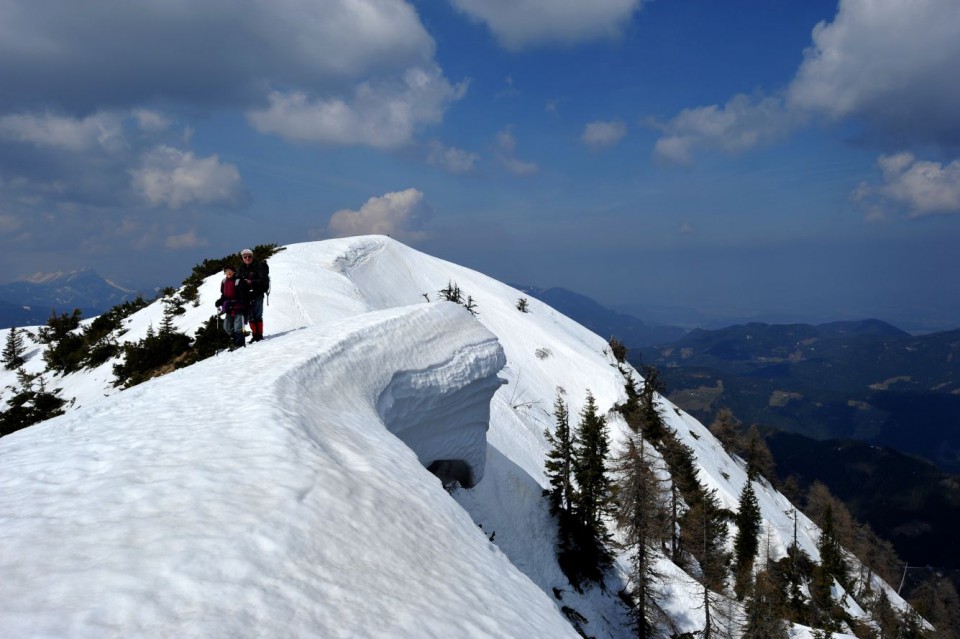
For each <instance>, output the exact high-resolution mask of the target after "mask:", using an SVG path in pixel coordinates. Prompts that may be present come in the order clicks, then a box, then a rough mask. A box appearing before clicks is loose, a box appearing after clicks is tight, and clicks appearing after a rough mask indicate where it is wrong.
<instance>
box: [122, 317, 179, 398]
mask: <svg viewBox="0 0 960 639" xmlns="http://www.w3.org/2000/svg"><path fill="white" fill-rule="evenodd" d="M191 341H192V340H191V339H190V337H189V336H188V335H185V334H184V333H179V332H177V331H161V332H160V333H154V332H153V331H152V330H151V331H149V332H148V333H147V336H146V337H145V338H143V339H142V340H140V341H138V342H129V343H127V344H124V345H123V356H124V358H123V362H122V363H119V364H114V366H113V374H114V377H115V379H114V382H113V385H114V386H120V385H123V387H124V388H130V387H131V386H136V385H137V384H140V383H143V382H145V381H147V380H148V379H150V378H152V377H156V376H157V375H159V374H161V373H162V372H163V369H164V368H166V367H170V366H173V365H174V362H175V360H177V359H178V358H180V357H181V356H182V355H183V354H184V353H186V352H187V351H188V350H189V349H190V343H191Z"/></svg>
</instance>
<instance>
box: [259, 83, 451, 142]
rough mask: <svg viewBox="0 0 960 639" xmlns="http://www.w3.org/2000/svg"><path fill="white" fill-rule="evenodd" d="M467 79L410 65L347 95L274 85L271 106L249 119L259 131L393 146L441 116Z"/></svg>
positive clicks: (289, 137)
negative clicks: (452, 79) (316, 94)
mask: <svg viewBox="0 0 960 639" xmlns="http://www.w3.org/2000/svg"><path fill="white" fill-rule="evenodd" d="M465 91H466V85H465V84H462V85H458V86H452V85H451V84H450V83H449V82H447V80H446V79H445V78H444V77H443V74H442V73H441V72H440V70H439V68H436V67H433V68H430V69H423V68H411V69H408V70H407V71H406V72H404V73H403V75H402V76H401V77H399V78H391V79H389V80H386V81H379V82H363V83H361V84H360V85H358V86H357V87H356V88H355V89H354V91H353V94H352V95H351V96H350V97H349V98H323V97H320V98H310V97H309V96H308V95H307V94H306V93H304V92H301V91H293V92H280V91H275V92H274V93H273V94H271V96H270V106H269V107H268V108H266V109H262V110H255V111H251V112H250V113H248V114H247V119H248V120H249V122H250V123H251V125H253V127H254V128H256V129H257V130H258V131H260V132H261V133H273V134H277V135H279V136H281V137H282V138H284V139H286V140H289V141H293V142H315V143H321V144H357V145H364V146H371V147H376V148H393V147H397V146H401V145H403V144H406V143H407V142H409V141H410V139H411V138H412V137H413V134H414V132H415V131H416V130H417V129H419V128H420V127H422V126H424V125H427V124H434V123H437V122H439V121H440V120H441V119H442V117H443V112H444V110H445V109H446V107H447V105H448V104H449V103H450V102H452V101H454V100H457V99H459V98H460V97H462V96H463V94H464V92H465Z"/></svg>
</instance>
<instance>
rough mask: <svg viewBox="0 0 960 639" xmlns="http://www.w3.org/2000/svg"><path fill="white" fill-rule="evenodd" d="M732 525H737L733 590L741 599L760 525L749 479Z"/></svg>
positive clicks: (748, 579)
mask: <svg viewBox="0 0 960 639" xmlns="http://www.w3.org/2000/svg"><path fill="white" fill-rule="evenodd" d="M734 523H736V525H737V534H736V537H734V540H733V553H734V564H735V567H736V573H735V574H736V586H735V590H736V593H737V598H738V599H742V598H743V597H744V595H745V594H746V591H747V587H748V586H749V582H750V574H751V571H752V570H753V560H754V558H755V557H756V555H757V548H758V546H759V535H760V524H761V518H760V504H759V503H758V502H757V495H756V493H754V491H753V484H752V482H751V481H750V480H749V479H748V480H747V481H746V483H745V484H744V485H743V490H742V491H740V505H739V508H738V509H737V515H736V517H735V518H734Z"/></svg>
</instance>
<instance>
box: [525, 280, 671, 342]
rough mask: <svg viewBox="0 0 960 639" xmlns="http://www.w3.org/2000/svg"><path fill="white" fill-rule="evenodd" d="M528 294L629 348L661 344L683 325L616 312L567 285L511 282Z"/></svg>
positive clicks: (669, 339)
mask: <svg viewBox="0 0 960 639" xmlns="http://www.w3.org/2000/svg"><path fill="white" fill-rule="evenodd" d="M513 286H514V287H515V288H518V289H520V290H521V291H523V292H524V293H527V294H528V295H530V296H531V297H534V298H536V299H538V300H540V301H541V302H544V303H546V304H549V305H550V306H552V307H553V308H555V309H557V310H558V311H560V312H561V313H563V314H564V315H566V316H567V317H570V318H572V319H574V320H576V321H577V323H579V324H582V325H583V326H586V327H587V328H589V329H590V330H591V331H593V332H594V333H596V334H597V335H599V336H601V337H605V338H607V339H609V338H610V337H617V339H619V340H620V341H621V342H623V343H624V344H625V345H626V346H627V347H629V348H640V347H643V346H652V345H655V344H665V343H668V342H672V341H674V340H677V339H680V338H681V337H683V336H684V335H685V334H686V333H687V329H685V328H680V327H679V326H651V325H649V324H647V323H645V322H644V321H643V320H640V319H638V318H636V317H634V316H632V315H626V314H623V313H618V312H616V311H612V310H610V309H609V308H606V307H604V306H602V305H600V303H598V302H597V301H595V300H593V299H591V298H589V297H587V296H585V295H581V294H579V293H575V292H573V291H571V290H569V289H565V288H560V287H555V288H547V289H542V288H537V287H535V286H522V285H518V284H514V285H513Z"/></svg>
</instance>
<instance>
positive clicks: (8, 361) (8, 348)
mask: <svg viewBox="0 0 960 639" xmlns="http://www.w3.org/2000/svg"><path fill="white" fill-rule="evenodd" d="M24 350H25V346H24V345H23V334H22V332H21V331H20V330H18V329H17V327H16V326H14V327H13V328H11V329H10V332H9V333H7V343H6V345H5V346H4V347H3V366H4V368H6V369H7V370H11V371H12V370H14V369H16V368H20V367H21V366H23V365H24V364H25V363H26V360H25V359H24V358H23V353H24Z"/></svg>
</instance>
